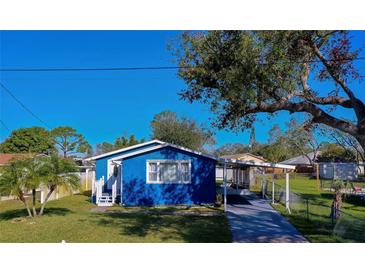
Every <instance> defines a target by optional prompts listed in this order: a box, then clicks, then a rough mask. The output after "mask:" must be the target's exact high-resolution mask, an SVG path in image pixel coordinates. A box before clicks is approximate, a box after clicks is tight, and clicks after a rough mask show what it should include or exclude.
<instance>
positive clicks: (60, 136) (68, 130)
mask: <svg viewBox="0 0 365 274" xmlns="http://www.w3.org/2000/svg"><path fill="white" fill-rule="evenodd" d="M51 136H52V137H53V140H54V142H55V144H56V146H57V147H58V149H59V150H60V151H61V152H62V154H63V157H65V158H66V157H67V156H69V155H70V154H75V153H77V152H79V153H85V154H91V151H92V147H91V145H90V144H89V143H88V142H87V141H86V140H85V137H84V136H83V135H82V134H79V133H77V131H76V129H74V128H72V127H68V126H61V127H57V128H54V129H53V130H52V131H51Z"/></svg>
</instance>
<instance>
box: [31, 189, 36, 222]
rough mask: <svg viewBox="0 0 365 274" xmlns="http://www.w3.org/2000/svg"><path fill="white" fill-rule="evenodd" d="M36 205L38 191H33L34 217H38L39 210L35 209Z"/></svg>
mask: <svg viewBox="0 0 365 274" xmlns="http://www.w3.org/2000/svg"><path fill="white" fill-rule="evenodd" d="M35 205H36V190H35V189H34V188H33V189H32V209H33V216H34V217H36V216H37V209H36V208H35Z"/></svg>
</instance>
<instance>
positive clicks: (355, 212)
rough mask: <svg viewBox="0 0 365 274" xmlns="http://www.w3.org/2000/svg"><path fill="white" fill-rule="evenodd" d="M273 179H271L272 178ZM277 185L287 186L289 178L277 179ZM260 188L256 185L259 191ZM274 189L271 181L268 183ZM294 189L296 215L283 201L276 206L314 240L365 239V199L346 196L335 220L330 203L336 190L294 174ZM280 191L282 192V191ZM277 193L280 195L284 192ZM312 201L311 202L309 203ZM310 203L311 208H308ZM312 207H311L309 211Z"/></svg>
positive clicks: (362, 240) (292, 206) (340, 240)
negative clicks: (324, 189) (337, 219)
mask: <svg viewBox="0 0 365 274" xmlns="http://www.w3.org/2000/svg"><path fill="white" fill-rule="evenodd" d="M270 180H271V179H270ZM275 184H277V185H280V186H281V187H282V190H284V189H285V187H284V186H285V180H284V179H276V180H275ZM259 189H260V186H259V185H256V191H258V190H259ZM268 190H269V191H270V192H271V183H269V185H268ZM290 191H291V192H294V193H297V194H299V196H297V195H292V196H291V206H290V207H291V209H292V214H288V213H287V212H286V210H285V207H284V205H283V204H282V203H279V204H277V205H275V206H274V207H275V208H276V209H277V210H278V211H279V212H281V213H282V214H283V215H285V216H286V217H287V218H288V220H289V221H290V222H291V223H292V224H293V225H295V226H296V227H297V228H298V230H299V231H301V232H302V233H303V235H304V236H305V237H306V238H307V239H308V240H310V241H311V242H365V201H363V200H361V199H360V198H359V197H353V196H344V203H343V206H342V211H343V212H345V213H348V214H345V213H344V214H342V216H341V218H340V220H339V221H337V222H336V223H332V221H331V218H329V216H330V212H331V209H330V206H331V203H332V199H333V193H331V192H329V191H323V190H318V189H317V181H316V180H315V179H309V178H307V177H303V176H299V175H294V174H291V178H290ZM279 193H280V191H279ZM279 193H276V198H278V196H279V195H280V194H281V195H283V193H280V194H279ZM307 201H308V205H307ZM307 206H308V207H307ZM307 209H308V210H307Z"/></svg>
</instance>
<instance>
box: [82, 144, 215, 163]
mask: <svg viewBox="0 0 365 274" xmlns="http://www.w3.org/2000/svg"><path fill="white" fill-rule="evenodd" d="M153 143H157V144H158V145H156V146H153V147H147V148H145V149H140V150H137V151H133V152H131V153H126V154H124V155H119V156H115V157H114V158H112V160H115V161H116V160H119V159H124V158H128V157H132V156H135V155H138V154H142V153H145V152H149V151H154V150H157V149H160V148H163V147H173V148H177V149H179V150H183V151H186V152H190V153H193V154H197V155H200V156H203V157H206V158H210V159H213V160H218V158H217V157H215V156H213V155H210V154H205V153H202V152H199V151H196V150H192V149H188V148H185V147H182V146H178V145H174V144H170V143H166V142H162V141H160V140H152V141H149V142H145V143H141V144H138V145H134V146H130V147H126V148H122V149H118V150H114V151H110V152H108V153H104V154H101V155H97V156H94V157H90V158H86V159H85V161H91V160H97V159H100V158H104V157H106V156H111V155H113V154H118V153H120V152H124V151H128V150H131V149H134V148H138V147H143V146H145V145H149V144H153Z"/></svg>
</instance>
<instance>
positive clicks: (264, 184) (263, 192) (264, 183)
mask: <svg viewBox="0 0 365 274" xmlns="http://www.w3.org/2000/svg"><path fill="white" fill-rule="evenodd" d="M261 184H262V198H263V199H265V189H266V174H265V169H263V170H262V183H261Z"/></svg>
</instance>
